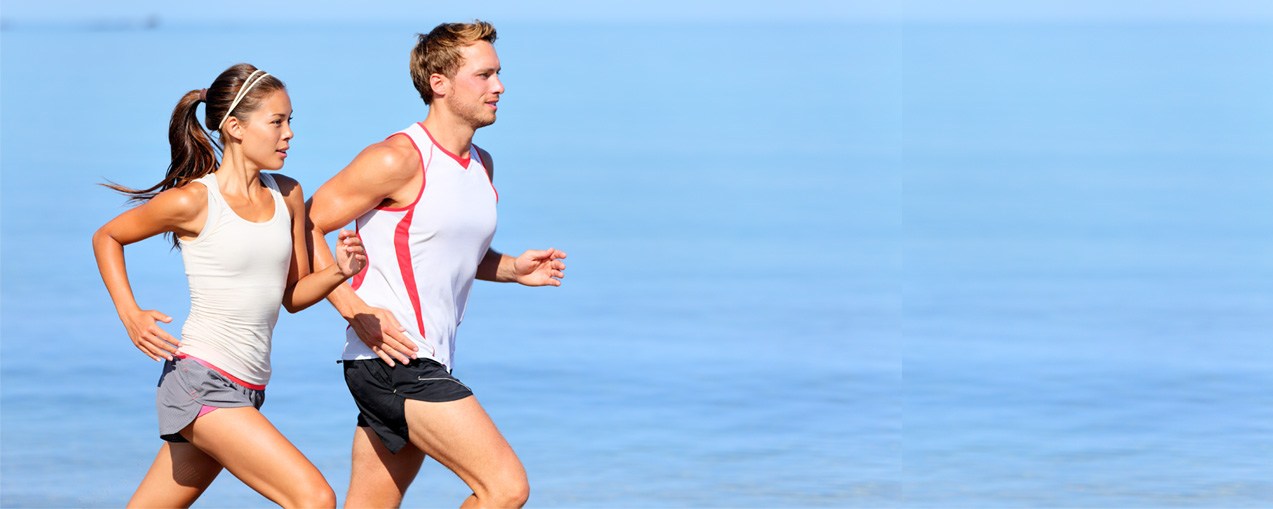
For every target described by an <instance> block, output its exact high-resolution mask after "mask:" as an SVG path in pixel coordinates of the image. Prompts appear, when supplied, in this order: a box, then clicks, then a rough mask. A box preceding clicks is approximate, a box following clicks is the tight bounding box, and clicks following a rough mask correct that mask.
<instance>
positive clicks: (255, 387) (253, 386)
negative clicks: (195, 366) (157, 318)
mask: <svg viewBox="0 0 1273 509" xmlns="http://www.w3.org/2000/svg"><path fill="white" fill-rule="evenodd" d="M177 358H178V359H190V360H192V361H195V362H197V363H199V364H200V365H202V366H203V367H205V368H208V369H211V370H213V371H216V372H217V373H221V374H222V375H225V377H226V378H229V379H230V381H231V382H234V383H236V384H239V385H242V386H244V387H247V388H249V389H252V390H254V391H263V390H265V386H264V385H257V384H254V383H248V382H244V381H243V380H241V379H239V377H237V376H234V375H231V374H229V373H226V372H225V370H224V369H221V368H218V367H216V366H213V365H212V363H211V362H208V361H205V360H203V359H200V358H198V357H195V356H193V355H186V354H184V353H179V354H177Z"/></svg>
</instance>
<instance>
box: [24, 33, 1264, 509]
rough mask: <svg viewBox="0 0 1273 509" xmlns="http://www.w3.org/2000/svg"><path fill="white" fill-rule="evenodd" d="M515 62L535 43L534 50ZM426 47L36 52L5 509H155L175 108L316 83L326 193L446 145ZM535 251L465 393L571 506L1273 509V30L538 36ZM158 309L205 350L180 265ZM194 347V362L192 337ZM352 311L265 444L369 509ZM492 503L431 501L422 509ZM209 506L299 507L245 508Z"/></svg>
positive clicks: (526, 79) (298, 375) (309, 151)
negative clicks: (143, 320)
mask: <svg viewBox="0 0 1273 509" xmlns="http://www.w3.org/2000/svg"><path fill="white" fill-rule="evenodd" d="M494 21H496V22H497V23H498V21H499V20H498V19H496V20H494ZM435 23H436V21H421V22H420V23H418V24H417V25H385V26H374V27H362V28H358V27H335V26H331V27H299V26H268V25H259V26H241V27H211V26H167V25H160V26H158V27H157V28H152V29H143V28H140V27H138V28H131V27H129V26H128V25H127V24H112V25H94V26H11V25H10V26H6V27H5V29H4V30H3V31H0V94H2V101H0V136H2V145H0V169H2V170H3V174H2V175H3V179H2V180H0V262H2V270H0V284H2V291H0V305H2V308H0V339H2V341H0V397H2V399H0V439H2V443H0V506H3V507H117V506H121V505H122V504H123V503H124V502H125V501H126V500H127V498H128V497H129V495H130V494H131V492H132V490H133V489H134V488H135V486H136V483H137V481H139V480H140V478H141V476H142V475H143V473H144V472H145V469H146V468H147V467H148V465H149V463H150V461H151V459H152V458H153V455H154V453H155V451H156V449H157V448H158V446H159V442H158V440H157V438H156V437H155V434H156V431H155V418H154V403H153V398H154V396H153V391H154V384H155V382H156V380H157V378H158V375H159V365H158V364H155V363H153V362H151V361H149V360H148V359H147V358H145V357H144V356H142V355H141V354H140V353H138V352H137V351H136V350H135V349H134V348H133V347H132V345H131V344H130V343H129V341H128V339H127V337H126V335H125V334H124V331H123V329H122V327H120V325H119V323H118V319H117V318H116V316H115V313H114V310H113V308H112V306H111V304H110V301H109V299H108V297H107V295H106V292H105V291H104V289H103V288H102V285H101V283H100V280H99V278H98V275H97V272H96V267H95V265H94V262H93V258H92V252H91V249H90V246H89V236H90V235H91V234H92V232H93V230H94V229H96V228H97V227H98V226H99V225H100V224H101V223H103V222H104V221H106V220H107V219H109V218H110V217H112V216H113V215H115V214H117V213H119V212H121V211H122V210H124V207H123V200H121V199H120V197H119V196H117V195H114V194H112V193H111V192H109V191H107V190H105V189H103V188H101V187H98V186H96V185H95V184H96V183H97V182H101V181H103V180H104V179H111V180H115V181H118V182H121V183H124V184H127V185H134V186H140V185H147V184H150V183H152V182H154V181H156V180H157V179H158V178H159V177H160V176H161V175H162V173H163V171H164V168H165V166H166V164H167V157H168V147H167V144H166V125H167V120H168V115H169V114H170V112H171V108H172V106H173V105H174V104H175V102H176V99H177V98H178V97H179V96H180V95H181V94H182V93H183V92H185V91H187V90H190V89H197V88H202V87H206V86H207V84H208V83H210V82H211V80H212V78H213V77H215V75H216V74H217V73H218V72H220V70H222V69H224V68H225V67H227V66H229V65H231V64H234V63H236V62H239V61H248V62H252V63H254V64H256V65H258V66H260V67H262V68H264V69H267V70H269V71H270V72H271V73H273V74H275V75H277V76H279V77H281V78H282V79H283V80H284V81H286V82H287V83H288V86H289V89H290V91H291V94H292V101H293V104H294V107H295V109H296V113H295V125H294V127H295V130H296V139H295V140H294V142H293V150H292V152H291V154H290V157H289V158H288V162H287V166H286V168H284V170H283V172H284V173H286V174H288V175H290V176H293V177H295V178H297V179H299V180H300V181H301V183H302V184H303V185H304V186H305V188H306V190H307V191H313V190H314V189H316V188H317V187H318V186H319V185H320V184H321V183H322V182H324V181H325V180H326V179H327V178H328V177H330V176H331V175H332V174H334V173H335V172H336V171H338V170H339V169H340V168H341V167H342V166H343V165H344V164H345V163H347V162H348V161H349V160H350V159H351V158H352V157H353V156H354V155H355V154H356V153H357V152H358V150H360V149H361V148H362V147H364V146H365V145H367V144H369V143H372V142H374V141H377V140H379V139H382V138H383V137H384V136H386V135H388V134H389V133H391V132H393V131H395V130H397V129H400V128H402V127H405V126H406V125H408V124H409V123H411V122H413V121H415V120H420V119H422V118H423V117H424V115H425V110H424V108H423V105H421V104H420V103H419V100H418V98H417V96H416V94H415V92H414V90H413V89H412V88H411V85H410V81H409V79H408V75H407V70H406V56H407V51H408V50H409V48H410V46H411V44H412V42H413V35H414V33H415V32H416V31H420V30H425V29H427V28H429V27H431V26H432V25H433V24H435ZM497 48H498V49H499V52H500V56H501V58H502V60H503V68H504V70H503V78H504V81H505V85H506V86H507V89H508V92H507V93H506V94H505V97H504V100H503V101H501V108H500V120H499V122H498V123H497V124H495V125H494V126H491V127H489V128H486V129H483V130H482V131H480V132H479V135H478V138H477V139H476V141H477V143H478V144H480V145H482V146H483V147H484V148H487V149H488V150H490V151H491V152H492V153H493V154H494V155H495V158H496V159H498V166H499V168H500V171H499V173H498V174H497V177H496V185H497V187H498V188H499V190H500V198H501V201H500V230H499V233H498V234H497V236H496V240H495V247H497V248H499V249H501V250H504V251H506V252H519V251H520V250H522V249H526V248H541V247H548V246H552V247H557V248H560V249H563V250H565V251H567V252H568V253H569V254H570V258H569V260H568V261H569V263H570V268H569V270H568V271H567V272H568V276H567V280H566V285H565V286H563V287H561V288H556V289H530V288H521V287H515V286H501V285H493V284H479V285H478V286H476V287H475V290H474V292H473V296H472V301H471V303H470V307H469V314H468V316H467V319H466V321H465V324H464V326H463V328H462V329H461V336H460V343H459V351H458V353H457V365H456V371H455V372H456V374H457V375H458V376H459V377H460V378H461V379H463V380H465V382H466V383H467V384H469V385H471V386H473V387H474V388H475V390H476V391H477V393H478V395H479V397H480V398H481V400H482V401H483V403H484V405H485V406H486V407H487V409H488V411H489V412H490V414H491V415H492V417H493V418H494V419H495V421H496V423H497V424H498V425H499V426H500V428H501V430H502V431H503V432H504V434H505V435H506V436H507V438H508V439H509V441H510V443H512V445H513V447H514V448H515V449H516V450H517V451H518V453H519V454H520V455H521V457H522V459H523V462H524V463H525V464H526V467H527V470H528V472H529V475H530V479H531V485H532V491H533V494H532V497H531V503H532V505H533V506H537V507H598V508H600V507H606V508H609V507H632V508H646V507H669V508H671V507H756V508H760V507H870V508H876V507H908V508H909V507H916V508H919V507H932V508H946V507H969V508H985V507H1111V508H1112V507H1119V508H1122V507H1143V508H1160V507H1273V459H1270V458H1273V349H1270V348H1269V347H1268V344H1269V343H1270V342H1271V341H1270V340H1273V173H1270V168H1273V26H1267V25H1045V24H1035V25H1011V24H989V25H914V24H908V25H851V24H848V25H846V24H808V25H772V26H767V25H720V26H712V25H707V26H702V25H636V24H634V25H604V26H586V25H565V24H563V25H515V24H508V25H504V24H501V25H500V41H499V42H498V43H497ZM128 256H129V263H130V265H129V270H130V275H131V277H132V281H133V284H134V290H135V292H136V294H137V295H138V298H139V301H140V302H141V304H142V305H143V306H146V307H153V308H157V309H160V310H162V311H164V312H166V313H169V314H171V315H173V316H175V317H179V318H178V321H180V317H184V315H185V313H186V312H187V311H188V300H187V298H188V295H187V293H186V287H185V278H184V274H183V272H182V267H181V262H180V257H179V255H178V254H177V253H175V252H171V251H170V250H169V249H168V247H167V246H166V245H165V242H164V241H163V240H162V239H153V240H150V241H147V242H144V243H141V244H138V245H135V246H131V247H130V248H129V251H128ZM170 330H173V331H177V330H179V324H173V326H172V327H170ZM342 331H343V322H342V321H341V320H340V318H339V317H338V316H337V315H336V314H335V313H334V312H333V311H332V310H331V309H330V308H329V307H328V306H326V305H325V304H320V305H318V306H315V307H314V308H311V309H310V310H307V311H304V312H302V313H300V314H298V315H287V316H284V317H283V318H282V319H281V320H280V322H279V325H278V328H277V329H276V332H275V350H274V364H275V376H274V379H273V380H272V381H271V384H270V390H269V399H268V401H267V403H266V405H265V413H266V415H267V416H268V417H270V419H271V420H272V421H273V422H274V423H275V424H276V425H277V426H278V427H279V428H280V429H281V430H282V431H283V432H284V434H286V435H287V436H289V437H290V438H291V439H292V440H293V442H295V443H296V444H297V445H298V447H300V449H301V450H302V451H304V452H305V453H306V454H307V455H308V456H309V457H310V459H311V460H313V461H314V462H315V464H317V465H318V467H319V468H320V469H321V470H322V471H323V472H324V473H325V474H326V475H327V478H328V480H329V481H330V482H331V483H332V485H333V487H334V488H335V489H336V492H337V494H338V495H339V496H343V494H344V491H345V487H346V485H347V482H348V475H349V465H348V461H349V458H348V449H349V443H350V438H351V436H352V431H353V418H354V414H355V410H354V407H353V405H352V402H351V401H350V399H349V397H348V395H347V393H346V391H345V388H344V384H343V381H342V380H341V374H340V371H339V368H338V366H337V364H336V363H335V362H334V360H335V359H336V358H337V356H338V354H339V352H340V348H341V345H342V341H343V332H342ZM466 494H467V491H466V490H465V487H464V485H463V483H461V482H460V481H459V480H458V479H457V478H456V477H455V476H454V475H452V474H450V473H449V472H448V471H446V470H445V469H443V468H441V467H439V466H438V465H437V464H436V463H433V462H431V461H430V462H428V463H427V464H426V467H425V469H424V470H423V471H422V472H421V474H420V477H419V478H418V480H417V481H416V483H415V484H414V486H413V488H412V490H411V491H410V492H409V493H408V496H407V500H406V504H405V505H407V506H412V507H451V506H455V505H457V504H458V503H459V501H460V500H462V499H463V497H464V496H465V495H466ZM199 505H200V506H202V507H231V506H233V507H269V506H271V504H270V503H269V502H268V501H267V500H265V499H263V498H261V497H260V496H259V495H257V494H256V493H254V492H252V491H251V490H250V489H248V488H246V487H244V486H243V485H242V484H241V483H240V482H238V481H237V480H236V479H234V478H233V477H232V476H230V475H229V474H223V477H222V478H221V479H219V480H218V481H217V482H216V483H214V485H213V487H212V488H211V489H210V490H209V491H208V493H207V494H206V495H205V496H204V498H203V499H202V500H201V502H200V503H199Z"/></svg>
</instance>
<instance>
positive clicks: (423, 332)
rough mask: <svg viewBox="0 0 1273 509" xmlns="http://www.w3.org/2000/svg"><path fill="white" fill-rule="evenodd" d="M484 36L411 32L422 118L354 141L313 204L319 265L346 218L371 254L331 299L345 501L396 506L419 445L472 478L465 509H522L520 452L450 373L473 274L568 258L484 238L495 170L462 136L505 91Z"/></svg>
mask: <svg viewBox="0 0 1273 509" xmlns="http://www.w3.org/2000/svg"><path fill="white" fill-rule="evenodd" d="M494 42H495V28H494V27H493V26H491V25H490V24H489V23H486V22H483V21H474V22H473V23H444V24H441V25H438V26H437V27H436V28H434V29H433V30H432V31H431V32H429V33H428V34H427V35H420V36H419V41H418V43H417V44H416V47H415V49H414V50H412V52H411V77H412V80H413V81H414V82H415V86H416V89H417V90H419V92H420V97H421V98H422V99H423V100H424V103H425V104H427V105H428V109H429V112H428V115H427V116H426V118H425V119H424V121H423V122H419V123H416V124H414V125H411V126H410V127H408V128H406V129H404V130H402V131H400V132H397V133H395V134H393V135H391V136H389V138H387V139H385V140H384V141H381V142H379V143H375V144H373V145H371V146H369V147H367V148H366V149H364V150H363V151H362V153H360V154H358V156H357V157H355V158H354V160H353V161H352V162H351V163H349V165H348V166H346V167H345V168H344V169H343V170H341V171H340V173H338V174H337V175H335V176H334V177H332V179H331V180H330V181H328V182H327V183H326V184H323V186H322V187H320V188H319V189H318V191H316V192H315V193H314V196H313V199H312V200H311V201H310V213H311V217H312V219H313V221H314V232H313V236H314V237H315V238H316V240H315V252H314V256H315V257H316V258H315V264H316V266H317V267H318V268H319V269H321V268H323V267H324V266H326V265H327V264H329V263H331V262H330V260H331V255H330V254H328V253H325V247H324V246H325V243H324V242H322V241H321V239H322V235H323V234H326V233H328V232H331V231H334V230H336V229H338V228H340V227H341V226H342V225H345V224H348V223H349V222H351V221H356V224H357V229H358V235H359V237H360V238H361V239H362V242H363V246H364V248H365V250H366V253H367V258H368V265H367V268H366V270H364V271H363V272H361V273H359V274H358V275H357V276H356V277H355V278H354V280H353V281H352V285H349V284H346V285H342V286H341V287H339V288H337V289H336V290H335V291H334V292H333V293H332V294H331V296H330V297H329V300H330V301H331V303H332V305H333V306H334V307H335V308H336V309H337V311H339V312H340V314H341V316H343V317H344V318H345V319H346V320H347V321H348V322H349V324H350V328H349V329H348V330H347V332H346V339H345V351H344V354H343V355H342V359H343V362H344V371H345V381H346V383H347V384H348V386H349V391H350V393H351V394H352V395H353V397H354V402H355V403H356V404H357V406H358V409H359V415H358V427H357V429H356V431H355V433H354V443H353V452H352V456H353V458H352V461H353V466H352V474H351V476H350V482H349V493H348V494H347V496H346V498H345V504H346V506H347V507H397V506H398V505H400V504H401V502H402V498H403V495H404V494H405V493H406V490H407V487H408V486H409V485H410V484H411V481H412V480H413V479H414V478H415V475H416V473H417V472H418V471H419V469H420V465H421V463H422V462H423V461H424V458H425V456H426V455H427V456H432V457H433V458H434V459H436V460H438V462H439V463H441V464H442V465H444V466H446V467H447V468H449V469H451V470H452V471H453V472H455V473H456V475H458V476H459V477H460V478H461V479H463V480H464V482H465V483H467V484H468V486H469V487H470V488H472V490H473V494H472V495H471V496H470V497H469V498H468V499H467V500H465V501H464V503H463V505H462V507H521V506H522V505H523V504H525V503H526V499H527V497H529V494H530V487H529V484H528V482H527V480H526V471H525V469H524V468H523V467H522V464H521V460H519V459H518V458H517V455H516V454H515V453H514V452H513V449H512V447H510V446H509V445H508V442H507V441H505V439H504V437H503V436H502V435H501V434H500V432H499V430H498V429H497V428H496V427H495V424H494V423H493V422H492V421H491V419H490V417H489V416H488V415H487V414H486V411H485V410H483V409H482V406H481V405H480V404H478V401H477V398H475V397H474V396H473V393H472V392H471V391H470V390H469V388H468V387H466V386H465V385H464V384H462V383H460V382H459V381H458V380H457V379H456V378H455V377H453V376H452V375H451V369H452V367H453V365H452V356H453V354H454V352H455V336H456V329H457V328H458V327H459V325H460V321H461V320H462V319H463V317H464V306H465V303H466V302H467V300H468V294H469V289H470V287H471V286H472V284H473V279H474V278H475V277H476V278H477V279H482V280H485V281H496V282H517V283H521V284H523V285H527V286H560V285H561V281H560V279H561V278H562V277H564V272H563V271H564V270H565V268H566V265H565V263H563V262H562V261H561V260H562V259H563V258H565V257H566V253H563V252H561V251H558V250H556V249H551V248H550V249H547V250H530V251H526V252H525V253H522V254H521V255H520V256H518V257H516V258H514V257H511V256H507V255H503V254H500V253H499V252H497V251H495V250H493V249H491V247H490V244H491V239H492V238H493V237H494V235H495V222H496V214H495V205H496V202H497V200H498V195H497V193H496V191H495V187H494V185H493V184H492V182H493V180H492V179H493V175H494V170H495V166H494V163H493V162H492V160H491V155H490V153H488V152H487V151H485V150H482V149H481V148H478V147H477V146H475V145H473V144H472V140H473V134H474V133H475V132H476V131H477V129H479V128H481V127H485V126H488V125H491V124H492V123H494V122H495V112H496V109H497V106H496V105H497V103H498V102H499V99H500V95H501V94H503V93H504V85H503V84H502V83H501V82H500V79H499V71H500V61H499V57H498V56H497V55H496V53H495V46H494V45H493V43H494Z"/></svg>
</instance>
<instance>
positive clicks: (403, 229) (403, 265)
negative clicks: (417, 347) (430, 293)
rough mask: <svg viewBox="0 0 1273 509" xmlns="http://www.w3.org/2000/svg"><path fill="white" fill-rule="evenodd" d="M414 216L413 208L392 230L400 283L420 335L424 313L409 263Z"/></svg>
mask: <svg viewBox="0 0 1273 509" xmlns="http://www.w3.org/2000/svg"><path fill="white" fill-rule="evenodd" d="M413 217H415V209H411V210H410V211H407V214H406V215H405V216H403V217H402V220H401V221H398V226H397V227H396V228H394V230H393V248H394V251H396V253H397V255H398V271H399V272H400V273H401V274H402V284H403V286H404V287H405V288H406V290H407V296H408V297H410V298H411V308H412V311H415V320H416V325H417V326H419V331H420V337H421V338H423V337H424V336H425V332H424V315H423V314H422V313H421V312H420V289H419V288H416V279H415V267H414V265H413V264H412V263H411V219H412V218H413Z"/></svg>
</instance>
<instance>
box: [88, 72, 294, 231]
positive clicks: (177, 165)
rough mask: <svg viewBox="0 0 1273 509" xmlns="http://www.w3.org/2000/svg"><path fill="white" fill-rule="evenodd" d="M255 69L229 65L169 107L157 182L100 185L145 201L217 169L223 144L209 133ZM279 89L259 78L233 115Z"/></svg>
mask: <svg viewBox="0 0 1273 509" xmlns="http://www.w3.org/2000/svg"><path fill="white" fill-rule="evenodd" d="M256 70H257V68H256V66H253V65H252V64H236V65H233V66H230V68H229V69H226V70H225V71H223V72H222V73H221V74H220V75H219V76H217V79H216V80H215V81H213V82H212V86H210V87H208V88H207V89H205V90H191V91H189V92H186V93H185V95H182V96H181V99H180V100H178V101H177V107H176V108H174V109H173V110H172V120H171V121H169V123H168V145H169V146H170V147H171V149H172V161H171V162H170V163H169V164H168V171H167V172H166V173H165V174H164V178H163V180H161V181H159V183H157V184H155V185H153V186H150V187H148V188H145V189H133V188H130V187H125V186H122V185H119V184H116V183H114V182H109V181H108V182H107V183H105V184H102V185H103V186H106V187H109V188H111V189H114V190H116V191H119V192H121V193H123V194H126V195H128V197H129V198H128V201H130V202H144V201H146V200H149V199H151V198H154V197H155V195H158V194H159V193H162V192H164V191H167V190H169V189H172V188H174V187H181V186H183V185H186V184H187V183H189V182H191V181H193V180H197V179H199V178H202V177H203V176H204V175H207V174H209V173H212V172H214V171H216V170H217V167H218V166H220V163H219V162H218V161H217V153H218V152H220V151H221V149H222V146H221V143H220V142H219V141H218V140H213V139H212V136H211V133H212V132H214V131H218V126H219V125H221V119H222V117H224V116H225V115H226V113H227V110H229V109H230V104H231V103H233V102H234V96H235V95H237V94H238V93H239V88H241V87H242V86H243V85H244V82H245V81H246V80H247V78H248V76H250V75H251V74H252V72H253V71H256ZM278 90H286V86H285V85H283V82H282V81H280V80H279V79H278V78H275V77H274V76H266V77H264V78H260V79H259V82H258V83H257V84H256V85H255V86H253V87H252V89H251V90H249V91H248V93H247V94H246V95H245V96H244V97H243V99H242V100H240V101H239V104H238V105H237V106H235V107H234V112H233V115H232V116H233V117H235V118H238V119H239V120H240V121H242V120H243V119H244V117H245V116H246V115H247V114H249V113H252V112H253V111H256V109H257V108H259V107H260V106H261V102H262V101H264V100H265V98H266V97H268V96H269V95H270V94H271V93H273V92H275V91H278ZM200 102H205V103H207V104H206V105H205V106H204V110H205V111H204V113H205V114H204V125H206V126H207V127H206V129H205V127H204V126H201V125H199V118H198V117H197V116H196V115H195V111H196V109H197V108H198V106H199V103H200ZM218 138H220V133H219V132H218ZM172 242H173V245H174V246H176V245H177V239H176V238H175V237H174V238H173V239H172Z"/></svg>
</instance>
